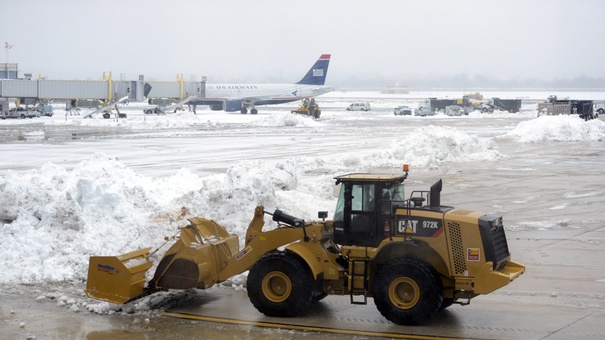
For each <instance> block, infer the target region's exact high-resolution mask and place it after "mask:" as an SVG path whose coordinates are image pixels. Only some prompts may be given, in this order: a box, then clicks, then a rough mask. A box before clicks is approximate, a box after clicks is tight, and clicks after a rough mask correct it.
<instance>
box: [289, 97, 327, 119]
mask: <svg viewBox="0 0 605 340" xmlns="http://www.w3.org/2000/svg"><path fill="white" fill-rule="evenodd" d="M290 113H298V114H302V115H305V116H309V117H313V118H314V119H319V117H320V116H321V110H320V109H319V105H317V103H316V102H315V99H311V100H309V99H307V98H305V99H304V100H303V102H302V104H301V106H300V107H299V108H298V110H292V111H290Z"/></svg>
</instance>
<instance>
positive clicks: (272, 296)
mask: <svg viewBox="0 0 605 340" xmlns="http://www.w3.org/2000/svg"><path fill="white" fill-rule="evenodd" d="M262 287H263V294H264V295H265V297H267V299H269V300H270V301H271V302H284V301H285V300H286V299H287V298H288V297H290V294H291V293H292V282H291V281H290V278H289V277H288V276H287V275H286V274H284V273H282V272H278V271H274V272H270V273H268V274H267V275H265V277H264V278H263V283H262Z"/></svg>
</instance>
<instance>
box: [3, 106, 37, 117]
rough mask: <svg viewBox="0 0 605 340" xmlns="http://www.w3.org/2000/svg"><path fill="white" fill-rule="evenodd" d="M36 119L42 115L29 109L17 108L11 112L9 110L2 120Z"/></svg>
mask: <svg viewBox="0 0 605 340" xmlns="http://www.w3.org/2000/svg"><path fill="white" fill-rule="evenodd" d="M34 117H40V113H39V112H38V111H35V110H30V109H27V108H22V107H16V108H12V109H10V110H8V113H7V114H6V115H5V116H4V117H2V119H6V118H22V119H25V118H34Z"/></svg>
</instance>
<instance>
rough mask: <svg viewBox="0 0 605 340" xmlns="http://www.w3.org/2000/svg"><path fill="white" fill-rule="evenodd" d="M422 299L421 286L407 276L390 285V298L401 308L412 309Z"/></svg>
mask: <svg viewBox="0 0 605 340" xmlns="http://www.w3.org/2000/svg"><path fill="white" fill-rule="evenodd" d="M419 299H420V288H419V287H418V284H417V283H416V282H415V281H414V280H412V279H410V278H407V277H400V278H397V279H395V280H393V282H391V284H390V285H389V300H391V302H392V303H393V304H394V305H395V307H398V308H401V309H410V308H412V307H414V306H415V305H416V304H417V303H418V300H419Z"/></svg>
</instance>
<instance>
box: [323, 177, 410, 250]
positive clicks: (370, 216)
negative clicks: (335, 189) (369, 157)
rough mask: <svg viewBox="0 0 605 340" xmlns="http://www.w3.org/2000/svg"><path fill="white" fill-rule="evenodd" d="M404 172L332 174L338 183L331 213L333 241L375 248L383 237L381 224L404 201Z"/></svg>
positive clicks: (382, 225) (384, 235)
mask: <svg viewBox="0 0 605 340" xmlns="http://www.w3.org/2000/svg"><path fill="white" fill-rule="evenodd" d="M406 177H407V173H406V174H405V175H377V174H350V175H344V176H339V177H336V178H335V179H336V184H341V186H340V193H339V196H338V202H337V203H336V209H335V212H334V242H335V243H336V244H339V245H355V246H365V247H377V246H378V245H379V244H380V242H382V240H384V239H385V237H388V236H386V234H387V232H385V223H387V221H392V220H393V219H394V216H395V209H394V208H395V207H397V206H401V205H403V203H404V200H405V194H404V187H403V181H404V180H405V178H406Z"/></svg>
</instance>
